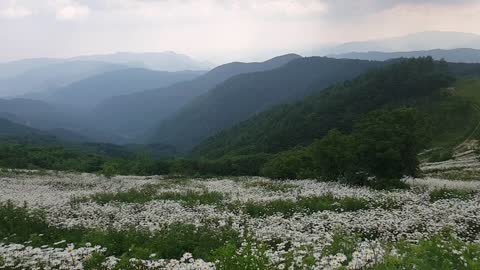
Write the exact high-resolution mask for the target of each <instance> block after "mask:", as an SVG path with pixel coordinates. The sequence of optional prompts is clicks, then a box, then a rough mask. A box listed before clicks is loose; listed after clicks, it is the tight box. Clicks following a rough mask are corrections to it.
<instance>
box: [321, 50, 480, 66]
mask: <svg viewBox="0 0 480 270" xmlns="http://www.w3.org/2000/svg"><path fill="white" fill-rule="evenodd" d="M425 56H431V57H433V59H436V60H441V59H444V60H445V61H447V62H452V63H480V50H477V49H468V48H464V49H451V50H441V49H436V50H426V51H411V52H350V53H344V54H333V55H330V56H329V57H333V58H341V59H360V60H375V61H385V60H388V59H395V58H412V57H425Z"/></svg>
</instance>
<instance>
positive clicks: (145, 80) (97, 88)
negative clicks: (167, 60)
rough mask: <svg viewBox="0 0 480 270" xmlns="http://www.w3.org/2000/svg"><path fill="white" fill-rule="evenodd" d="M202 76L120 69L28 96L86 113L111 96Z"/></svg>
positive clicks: (192, 73)
mask: <svg viewBox="0 0 480 270" xmlns="http://www.w3.org/2000/svg"><path fill="white" fill-rule="evenodd" d="M202 73H203V72H200V71H182V72H164V71H152V70H147V69H141V68H130V69H122V70H116V71H110V72H106V73H102V74H99V75H95V76H92V77H89V78H86V79H84V80H80V81H77V82H74V83H72V84H69V85H67V86H64V87H61V88H55V89H51V90H49V91H48V92H47V91H46V92H43V93H39V94H37V95H31V96H32V97H35V98H37V99H41V100H45V101H47V102H50V103H55V104H63V105H69V106H73V107H74V108H79V109H82V110H88V109H91V108H93V107H95V106H96V105H98V104H99V103H101V102H102V101H103V100H105V99H107V98H110V97H113V96H119V95H125V94H131V93H135V92H139V91H142V90H147V89H152V88H158V87H165V86H169V85H171V84H174V83H177V82H181V81H187V80H191V79H193V78H195V77H197V76H199V75H201V74H202Z"/></svg>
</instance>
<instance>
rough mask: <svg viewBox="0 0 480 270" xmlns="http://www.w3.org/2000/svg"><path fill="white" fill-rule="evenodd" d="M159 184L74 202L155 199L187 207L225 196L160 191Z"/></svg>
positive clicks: (208, 192)
mask: <svg viewBox="0 0 480 270" xmlns="http://www.w3.org/2000/svg"><path fill="white" fill-rule="evenodd" d="M158 188H159V186H158V185H146V186H144V187H142V188H141V189H130V190H127V191H119V192H101V193H96V194H93V195H91V196H88V197H82V198H73V199H72V203H73V204H76V203H80V202H87V201H93V202H96V203H98V204H107V203H111V202H119V203H140V204H144V203H148V202H151V201H154V200H168V201H178V202H181V203H182V205H184V206H186V207H192V206H196V205H200V204H210V205H220V204H221V203H222V202H223V200H224V196H223V194H222V193H220V192H215V191H212V192H211V191H207V190H204V191H202V192H199V191H192V190H187V191H186V192H173V191H167V192H160V193H159V192H158Z"/></svg>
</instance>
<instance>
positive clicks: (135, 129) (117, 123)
mask: <svg viewBox="0 0 480 270" xmlns="http://www.w3.org/2000/svg"><path fill="white" fill-rule="evenodd" d="M300 57H301V56H299V55H296V54H288V55H283V56H279V57H275V58H273V59H270V60H267V61H265V62H255V63H238V62H236V63H229V64H225V65H222V66H219V67H217V68H215V69H213V70H211V71H209V72H207V73H206V74H204V75H202V76H199V77H197V78H195V79H193V80H191V81H186V82H180V83H176V84H174V85H171V86H168V87H164V88H160V89H154V90H148V91H143V92H138V93H135V94H131V95H124V96H118V97H113V98H111V99H108V100H106V101H105V102H103V103H101V104H99V105H98V106H97V107H96V108H95V109H94V110H93V113H92V118H95V120H96V124H97V126H98V127H102V128H105V129H107V130H109V131H112V132H117V133H120V134H122V135H125V136H130V137H136V136H144V134H145V132H146V131H147V130H149V129H152V128H153V127H155V126H156V125H157V124H158V123H159V122H160V121H162V120H163V119H165V118H166V117H168V116H170V115H171V114H173V113H175V112H176V111H178V110H179V109H180V108H181V107H182V106H184V105H185V104H187V103H188V102H190V101H191V100H192V99H194V98H195V97H198V96H200V95H202V94H204V93H206V92H208V91H209V90H210V89H212V88H214V87H215V86H217V85H218V84H220V83H222V82H224V81H225V80H227V79H229V78H231V77H233V76H236V75H239V74H245V73H251V72H259V71H266V70H271V69H274V68H277V67H280V66H283V65H285V64H287V63H289V62H290V61H292V60H294V59H298V58H300Z"/></svg>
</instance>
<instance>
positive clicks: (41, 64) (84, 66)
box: [0, 52, 214, 97]
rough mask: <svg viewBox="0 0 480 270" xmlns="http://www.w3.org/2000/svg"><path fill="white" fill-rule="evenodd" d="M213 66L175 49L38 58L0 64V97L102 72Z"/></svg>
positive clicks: (18, 94)
mask: <svg viewBox="0 0 480 270" xmlns="http://www.w3.org/2000/svg"><path fill="white" fill-rule="evenodd" d="M213 66H214V65H213V64H211V63H208V62H201V61H197V60H195V59H193V58H191V57H189V56H187V55H183V54H177V53H174V52H158V53H157V52H152V53H126V52H125V53H114V54H104V55H87V56H78V57H73V58H64V59H59V58H35V59H23V60H18V61H12V62H8V63H0V97H19V96H21V95H23V94H26V93H31V92H41V91H44V90H46V89H51V88H58V87H63V86H66V85H68V84H70V83H73V82H75V81H79V80H82V79H85V78H87V77H90V76H93V75H97V74H100V73H104V72H108V71H113V70H119V69H128V68H144V69H151V70H156V71H169V72H176V71H186V70H190V71H197V70H210V69H211V68H212V67H213Z"/></svg>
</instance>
